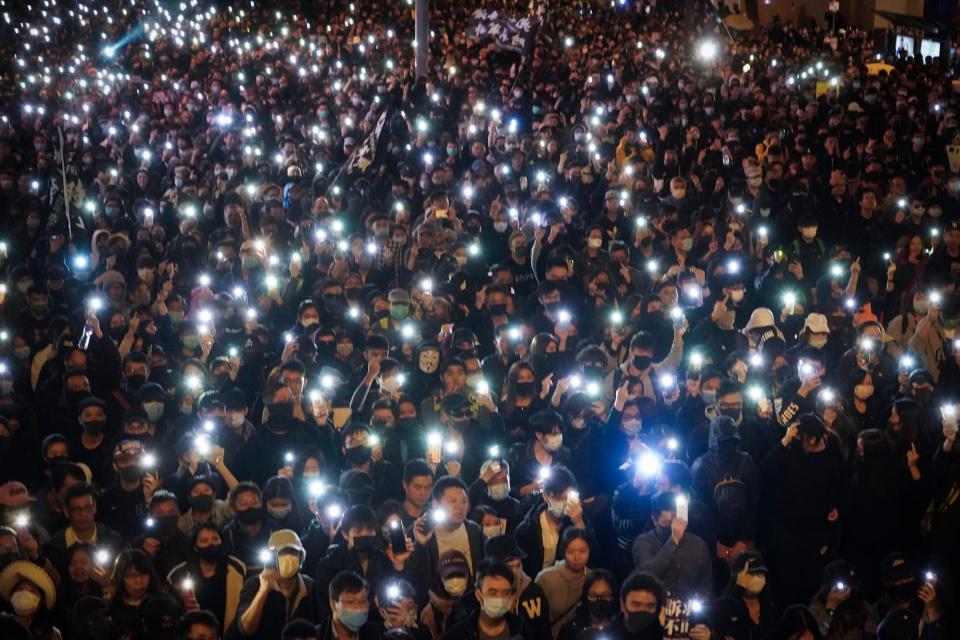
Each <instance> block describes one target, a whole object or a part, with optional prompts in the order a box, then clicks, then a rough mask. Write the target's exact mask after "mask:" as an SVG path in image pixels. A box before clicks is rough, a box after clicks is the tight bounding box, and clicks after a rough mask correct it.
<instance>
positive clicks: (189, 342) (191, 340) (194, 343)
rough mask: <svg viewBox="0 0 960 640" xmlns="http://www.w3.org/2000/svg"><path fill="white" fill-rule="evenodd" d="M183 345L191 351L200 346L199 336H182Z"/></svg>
mask: <svg viewBox="0 0 960 640" xmlns="http://www.w3.org/2000/svg"><path fill="white" fill-rule="evenodd" d="M183 346H184V347H186V348H187V349H190V350H191V351H192V350H194V349H196V348H197V347H199V346H200V338H199V337H198V336H193V335H191V336H183Z"/></svg>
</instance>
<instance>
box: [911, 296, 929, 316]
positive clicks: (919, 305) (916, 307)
mask: <svg viewBox="0 0 960 640" xmlns="http://www.w3.org/2000/svg"><path fill="white" fill-rule="evenodd" d="M929 310H930V303H929V302H927V301H926V300H919V299H914V301H913V311H914V313H918V314H920V315H921V316H922V315H926V313H927V311H929Z"/></svg>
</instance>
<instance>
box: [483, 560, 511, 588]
mask: <svg viewBox="0 0 960 640" xmlns="http://www.w3.org/2000/svg"><path fill="white" fill-rule="evenodd" d="M488 577H490V578H503V579H504V580H506V581H507V582H509V583H510V588H511V589H515V587H514V585H513V581H514V580H515V579H516V576H514V574H513V569H511V568H510V567H508V566H507V565H506V564H504V563H503V562H490V561H489V559H484V561H483V562H480V563H478V564H477V576H476V580H475V582H474V584H476V585H477V589H483V580H484V579H485V578H488Z"/></svg>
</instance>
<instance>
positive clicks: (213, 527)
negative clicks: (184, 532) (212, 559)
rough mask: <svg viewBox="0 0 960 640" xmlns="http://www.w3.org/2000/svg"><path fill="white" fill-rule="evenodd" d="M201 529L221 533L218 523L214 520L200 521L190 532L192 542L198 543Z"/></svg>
mask: <svg viewBox="0 0 960 640" xmlns="http://www.w3.org/2000/svg"><path fill="white" fill-rule="evenodd" d="M201 531H215V532H217V533H220V528H219V527H217V523H216V522H214V521H213V520H207V521H206V522H200V523H198V524H197V525H196V526H194V527H193V531H192V532H191V534H190V543H191V544H197V536H199V535H200V532H201Z"/></svg>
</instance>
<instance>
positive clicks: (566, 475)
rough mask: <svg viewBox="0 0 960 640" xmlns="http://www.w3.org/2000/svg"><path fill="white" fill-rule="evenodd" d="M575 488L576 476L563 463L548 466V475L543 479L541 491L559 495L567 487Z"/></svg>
mask: <svg viewBox="0 0 960 640" xmlns="http://www.w3.org/2000/svg"><path fill="white" fill-rule="evenodd" d="M576 488H577V478H576V476H574V475H573V473H572V472H571V471H570V469H567V468H566V467H565V466H563V465H557V466H555V467H550V475H549V476H547V479H546V480H544V481H543V492H544V493H549V494H552V495H555V496H558V495H560V494H561V493H563V492H564V491H566V490H567V489H576Z"/></svg>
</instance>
